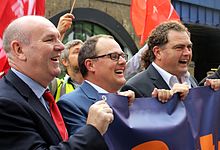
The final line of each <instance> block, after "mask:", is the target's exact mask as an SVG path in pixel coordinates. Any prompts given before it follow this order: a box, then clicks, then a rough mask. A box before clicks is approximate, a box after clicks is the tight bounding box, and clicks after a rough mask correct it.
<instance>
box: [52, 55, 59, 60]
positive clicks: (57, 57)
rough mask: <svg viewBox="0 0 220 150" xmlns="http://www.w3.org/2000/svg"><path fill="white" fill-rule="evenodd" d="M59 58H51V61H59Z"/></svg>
mask: <svg viewBox="0 0 220 150" xmlns="http://www.w3.org/2000/svg"><path fill="white" fill-rule="evenodd" d="M59 58H60V57H59V56H56V57H53V58H51V60H52V61H59Z"/></svg>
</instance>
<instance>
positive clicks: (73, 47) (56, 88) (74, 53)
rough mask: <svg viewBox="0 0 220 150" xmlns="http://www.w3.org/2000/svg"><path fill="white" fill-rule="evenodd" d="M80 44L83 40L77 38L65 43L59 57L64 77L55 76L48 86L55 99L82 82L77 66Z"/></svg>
mask: <svg viewBox="0 0 220 150" xmlns="http://www.w3.org/2000/svg"><path fill="white" fill-rule="evenodd" d="M82 45H83V42H82V41H81V40H78V39H76V40H72V41H69V42H68V43H66V44H65V49H64V50H63V51H62V53H61V57H60V68H61V70H62V72H63V73H65V77H64V78H63V79H60V78H55V79H54V80H53V81H52V82H51V84H50V86H49V87H50V89H51V92H52V94H53V96H54V98H55V99H56V101H57V100H58V99H59V98H60V96H62V95H63V94H66V93H70V92H72V91H73V90H74V89H75V88H77V87H78V86H79V85H80V84H81V83H82V82H83V77H82V75H81V73H80V71H79V67H78V54H79V50H80V48H81V46H82Z"/></svg>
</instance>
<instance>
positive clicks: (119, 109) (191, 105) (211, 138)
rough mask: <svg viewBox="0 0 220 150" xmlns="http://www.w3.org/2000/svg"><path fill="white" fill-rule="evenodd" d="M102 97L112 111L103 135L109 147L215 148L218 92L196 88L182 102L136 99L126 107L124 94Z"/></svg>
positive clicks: (219, 110)
mask: <svg viewBox="0 0 220 150" xmlns="http://www.w3.org/2000/svg"><path fill="white" fill-rule="evenodd" d="M101 96H102V97H103V94H102V95H101ZM104 97H106V99H107V102H108V104H109V105H110V106H111V107H112V109H113V111H114V121H113V123H112V124H110V126H109V129H108V131H107V132H106V134H105V135H104V137H105V140H106V142H107V144H108V146H109V149H111V150H200V149H201V150H218V147H219V145H218V141H219V140H220V135H219V129H220V128H219V127H220V91H213V90H212V89H211V88H209V87H198V88H195V89H191V90H190V92H189V94H188V96H187V98H186V99H185V100H184V101H181V100H180V99H179V97H178V95H177V94H175V95H174V96H173V97H172V99H171V100H170V101H169V102H168V103H165V104H162V103H161V102H159V101H158V100H157V99H156V98H137V99H136V100H135V102H134V103H133V105H132V106H130V107H128V102H127V98H126V97H123V96H119V95H115V94H107V95H104Z"/></svg>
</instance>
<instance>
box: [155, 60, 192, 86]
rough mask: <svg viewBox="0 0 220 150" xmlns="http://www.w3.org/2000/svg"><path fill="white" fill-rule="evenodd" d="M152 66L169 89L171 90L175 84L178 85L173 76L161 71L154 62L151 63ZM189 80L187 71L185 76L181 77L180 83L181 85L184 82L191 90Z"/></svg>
mask: <svg viewBox="0 0 220 150" xmlns="http://www.w3.org/2000/svg"><path fill="white" fill-rule="evenodd" d="M152 65H153V66H154V68H155V69H156V70H157V71H158V72H159V74H160V75H161V76H162V78H163V79H164V81H165V82H166V83H167V85H168V86H169V87H170V88H172V87H173V85H174V84H175V83H180V82H179V80H178V79H177V77H176V76H175V75H172V74H170V73H169V72H167V71H166V70H164V69H162V68H161V67H159V66H158V65H157V64H155V63H154V62H152ZM189 78H190V73H189V72H188V71H187V72H186V74H184V75H183V76H182V77H181V82H182V83H184V82H186V83H187V85H188V86H189V87H190V88H191V82H190V80H189Z"/></svg>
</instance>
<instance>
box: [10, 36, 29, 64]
mask: <svg viewBox="0 0 220 150" xmlns="http://www.w3.org/2000/svg"><path fill="white" fill-rule="evenodd" d="M11 47H12V51H13V53H14V54H15V55H16V57H17V58H18V59H20V60H27V57H26V56H25V53H24V50H23V48H22V46H21V43H20V42H19V41H16V40H15V41H12V42H11Z"/></svg>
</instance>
